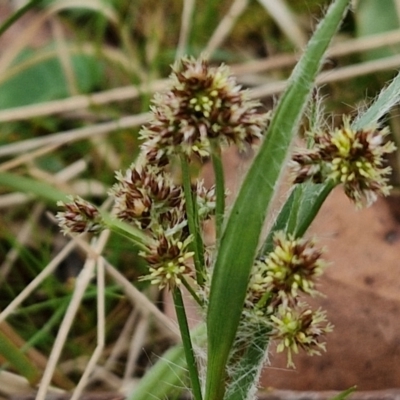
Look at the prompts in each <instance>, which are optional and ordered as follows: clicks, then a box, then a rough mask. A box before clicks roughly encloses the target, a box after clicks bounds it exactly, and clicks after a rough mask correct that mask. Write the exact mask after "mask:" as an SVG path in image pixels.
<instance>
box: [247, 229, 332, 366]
mask: <svg viewBox="0 0 400 400" xmlns="http://www.w3.org/2000/svg"><path fill="white" fill-rule="evenodd" d="M273 244H274V248H273V250H272V251H271V252H270V253H269V254H267V255H266V256H265V257H263V258H261V259H258V260H257V261H256V262H255V265H254V267H253V270H252V272H251V274H250V281H249V286H248V290H247V295H246V301H245V310H244V316H245V318H247V319H248V320H249V321H251V323H253V324H255V325H256V326H257V325H259V324H260V323H261V324H264V325H266V326H267V327H268V330H269V332H270V333H269V335H270V336H271V337H272V338H273V339H276V340H278V341H279V345H278V352H280V351H283V350H285V349H286V350H287V351H288V366H290V367H293V366H294V365H293V361H292V352H293V353H297V352H298V348H299V347H300V348H303V349H304V350H306V352H307V353H308V354H310V355H312V354H319V353H318V350H324V344H323V343H320V342H319V336H320V335H322V334H325V333H327V332H329V331H330V330H331V329H332V326H331V325H329V324H324V323H325V322H326V319H325V314H324V313H323V312H321V311H316V312H314V311H312V310H311V309H309V307H308V306H307V304H306V303H305V302H304V301H301V300H300V295H303V296H304V295H310V296H312V295H314V294H316V293H318V292H317V290H316V289H315V283H316V280H317V279H318V277H319V276H320V275H321V274H322V272H323V270H324V269H325V267H326V262H325V261H324V260H323V259H322V251H321V250H320V249H318V248H316V245H315V242H314V241H313V240H309V239H302V238H298V239H297V238H294V237H293V236H291V235H285V234H284V233H283V232H281V231H279V232H276V233H275V236H274V238H273Z"/></svg>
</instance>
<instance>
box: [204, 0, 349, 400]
mask: <svg viewBox="0 0 400 400" xmlns="http://www.w3.org/2000/svg"><path fill="white" fill-rule="evenodd" d="M348 4H349V0H336V1H334V2H333V3H332V5H331V7H330V8H329V10H328V12H327V15H326V17H325V19H324V20H323V21H322V22H321V23H320V24H319V26H318V28H317V31H316V32H315V34H314V36H313V37H312V39H311V40H310V42H309V44H308V46H307V49H306V52H305V54H304V55H303V57H302V58H301V59H300V61H299V63H298V65H297V66H296V68H295V69H294V71H293V74H292V77H291V78H290V80H289V84H288V88H287V90H286V91H285V93H284V95H283V96H282V98H281V100H280V102H279V104H278V107H277V110H276V112H275V113H274V116H273V118H272V121H271V125H270V128H269V130H268V133H267V136H266V139H265V140H264V142H263V144H262V146H261V149H260V151H259V153H258V154H257V156H256V158H255V160H254V162H253V164H252V165H251V167H250V169H249V172H248V174H247V176H246V178H245V180H244V182H243V185H242V187H241V190H240V192H239V195H238V197H237V199H236V201H235V204H234V205H233V208H232V211H231V213H230V216H229V219H228V221H227V224H226V227H225V230H224V232H223V234H222V237H221V241H220V246H219V249H218V254H217V257H216V262H215V265H214V273H213V278H212V283H211V291H210V301H209V308H208V314H207V333H208V369H207V380H206V397H205V398H206V400H221V399H222V398H223V396H224V390H225V388H224V381H225V377H226V371H225V368H226V364H227V361H228V357H229V353H230V349H231V346H232V344H233V341H234V338H235V335H236V331H237V327H238V324H239V320H240V316H241V312H242V307H243V303H244V298H245V294H246V289H247V284H248V278H249V274H250V270H251V267H252V265H253V262H254V257H255V255H256V251H257V245H258V241H259V237H260V234H261V230H262V227H263V224H264V220H265V216H266V212H267V209H268V206H269V203H270V201H271V198H272V197H273V195H274V191H275V187H276V185H277V183H278V179H279V177H280V173H281V170H282V168H283V166H284V163H285V160H286V157H287V153H288V150H289V147H290V143H291V141H292V138H293V136H294V135H295V133H296V132H297V129H298V123H299V120H300V118H301V115H302V113H303V110H304V107H305V105H306V104H307V101H308V99H309V96H310V91H311V89H312V87H313V83H314V79H315V77H316V75H317V73H318V71H319V67H320V64H321V61H322V57H323V55H324V53H325V51H326V49H327V47H328V45H329V42H330V40H331V38H332V36H333V35H334V34H335V32H336V30H337V28H338V26H339V24H340V22H341V20H342V17H343V14H344V12H345V10H346V8H347V6H348Z"/></svg>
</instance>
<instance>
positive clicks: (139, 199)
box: [111, 163, 185, 229]
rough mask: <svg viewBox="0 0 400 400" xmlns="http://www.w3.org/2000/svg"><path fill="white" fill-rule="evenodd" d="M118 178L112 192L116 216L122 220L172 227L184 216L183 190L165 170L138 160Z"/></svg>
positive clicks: (150, 226) (143, 226)
mask: <svg viewBox="0 0 400 400" xmlns="http://www.w3.org/2000/svg"><path fill="white" fill-rule="evenodd" d="M116 177H117V180H118V181H119V182H118V183H117V184H116V185H115V186H114V187H113V189H112V191H111V194H112V195H113V196H114V198H115V213H116V216H117V217H118V218H120V219H121V220H123V221H126V222H131V223H132V222H133V223H135V224H136V225H137V226H138V227H140V228H141V229H148V228H152V227H154V226H161V227H164V228H166V227H170V226H173V225H176V224H179V223H180V222H182V220H183V219H184V218H185V213H184V202H185V201H184V196H183V190H182V188H181V186H179V185H176V184H175V183H174V182H173V179H172V176H171V175H170V174H169V173H168V172H167V171H166V170H165V169H161V168H159V167H158V166H154V165H149V164H146V163H138V164H137V165H136V166H132V167H131V168H129V169H128V170H127V171H126V172H125V174H122V173H121V172H118V173H117V174H116ZM171 220H173V221H171Z"/></svg>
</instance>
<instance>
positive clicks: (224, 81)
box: [141, 58, 267, 163]
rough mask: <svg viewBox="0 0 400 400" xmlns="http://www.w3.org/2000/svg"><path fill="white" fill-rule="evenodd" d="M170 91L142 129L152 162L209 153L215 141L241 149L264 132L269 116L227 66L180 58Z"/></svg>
mask: <svg viewBox="0 0 400 400" xmlns="http://www.w3.org/2000/svg"><path fill="white" fill-rule="evenodd" d="M170 82H171V83H170V87H169V89H168V90H167V91H166V92H164V93H161V94H157V95H156V96H155V97H154V100H153V104H154V105H153V107H152V113H153V116H152V119H151V121H150V123H149V124H148V125H147V126H146V127H145V128H144V129H142V131H141V138H142V139H143V141H144V142H143V145H142V149H143V151H144V153H145V154H146V155H147V158H148V159H149V160H150V161H152V162H158V163H164V162H165V157H166V156H168V155H171V154H186V155H191V154H197V155H199V156H201V157H204V156H208V155H209V154H210V152H211V142H212V141H216V142H217V144H218V145H225V144H236V145H237V146H239V147H240V148H242V147H243V146H244V144H245V143H252V142H253V141H254V140H255V139H258V138H260V137H261V135H262V131H263V129H264V127H265V125H266V121H267V115H266V114H260V113H258V112H257V107H258V106H259V104H258V103H256V102H253V101H250V100H249V99H248V97H247V94H246V92H245V91H242V90H241V88H240V86H238V85H237V83H236V81H235V79H234V78H233V77H232V76H231V75H230V72H229V69H228V68H227V67H226V66H220V67H218V68H214V67H210V66H209V64H208V62H207V61H206V60H199V61H196V60H194V59H192V58H185V59H182V60H181V61H179V62H177V63H176V64H175V66H174V68H173V73H172V75H171V77H170Z"/></svg>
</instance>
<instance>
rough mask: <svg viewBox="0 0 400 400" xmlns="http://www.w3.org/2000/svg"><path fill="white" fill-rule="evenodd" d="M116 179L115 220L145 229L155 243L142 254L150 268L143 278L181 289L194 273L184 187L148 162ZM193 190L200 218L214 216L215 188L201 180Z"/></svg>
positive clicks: (160, 168) (119, 175) (140, 163)
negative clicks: (183, 279)
mask: <svg viewBox="0 0 400 400" xmlns="http://www.w3.org/2000/svg"><path fill="white" fill-rule="evenodd" d="M117 179H118V181H119V182H118V183H117V184H116V185H115V186H114V188H113V189H112V191H111V194H112V195H113V196H114V198H115V209H114V211H115V214H116V216H117V217H118V218H119V219H121V220H123V221H125V222H128V223H132V224H133V225H135V226H137V227H139V228H140V229H142V230H144V231H146V232H147V234H148V235H149V236H150V237H151V239H152V241H151V242H150V243H151V244H148V245H147V249H146V250H145V251H142V252H141V253H140V255H141V256H142V257H143V258H144V259H145V260H146V261H147V262H148V264H149V273H148V274H147V275H145V276H144V277H142V280H145V281H150V282H151V284H153V285H157V286H158V287H159V288H160V289H162V288H164V287H167V288H168V289H173V288H174V287H176V286H179V285H180V284H181V283H182V278H183V276H191V274H192V257H193V255H194V254H193V252H192V251H190V250H189V247H190V244H191V242H192V236H191V235H190V234H189V229H188V223H187V214H186V208H185V196H184V192H183V188H182V186H181V185H180V184H177V183H175V182H174V179H173V177H172V175H171V174H170V173H169V172H168V171H167V169H166V168H162V167H160V166H158V165H151V164H148V163H146V159H144V158H142V159H141V160H139V162H138V163H137V164H136V165H135V166H132V167H131V168H129V169H128V170H127V171H126V173H125V174H122V173H118V174H117ZM192 190H193V194H194V197H195V198H196V200H197V203H198V207H197V208H198V210H199V218H200V219H201V220H205V219H207V218H210V216H211V215H213V213H214V210H215V189H214V188H213V187H212V188H210V189H207V188H205V187H204V185H203V183H202V182H200V181H199V182H198V183H197V185H196V186H193V188H192Z"/></svg>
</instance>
